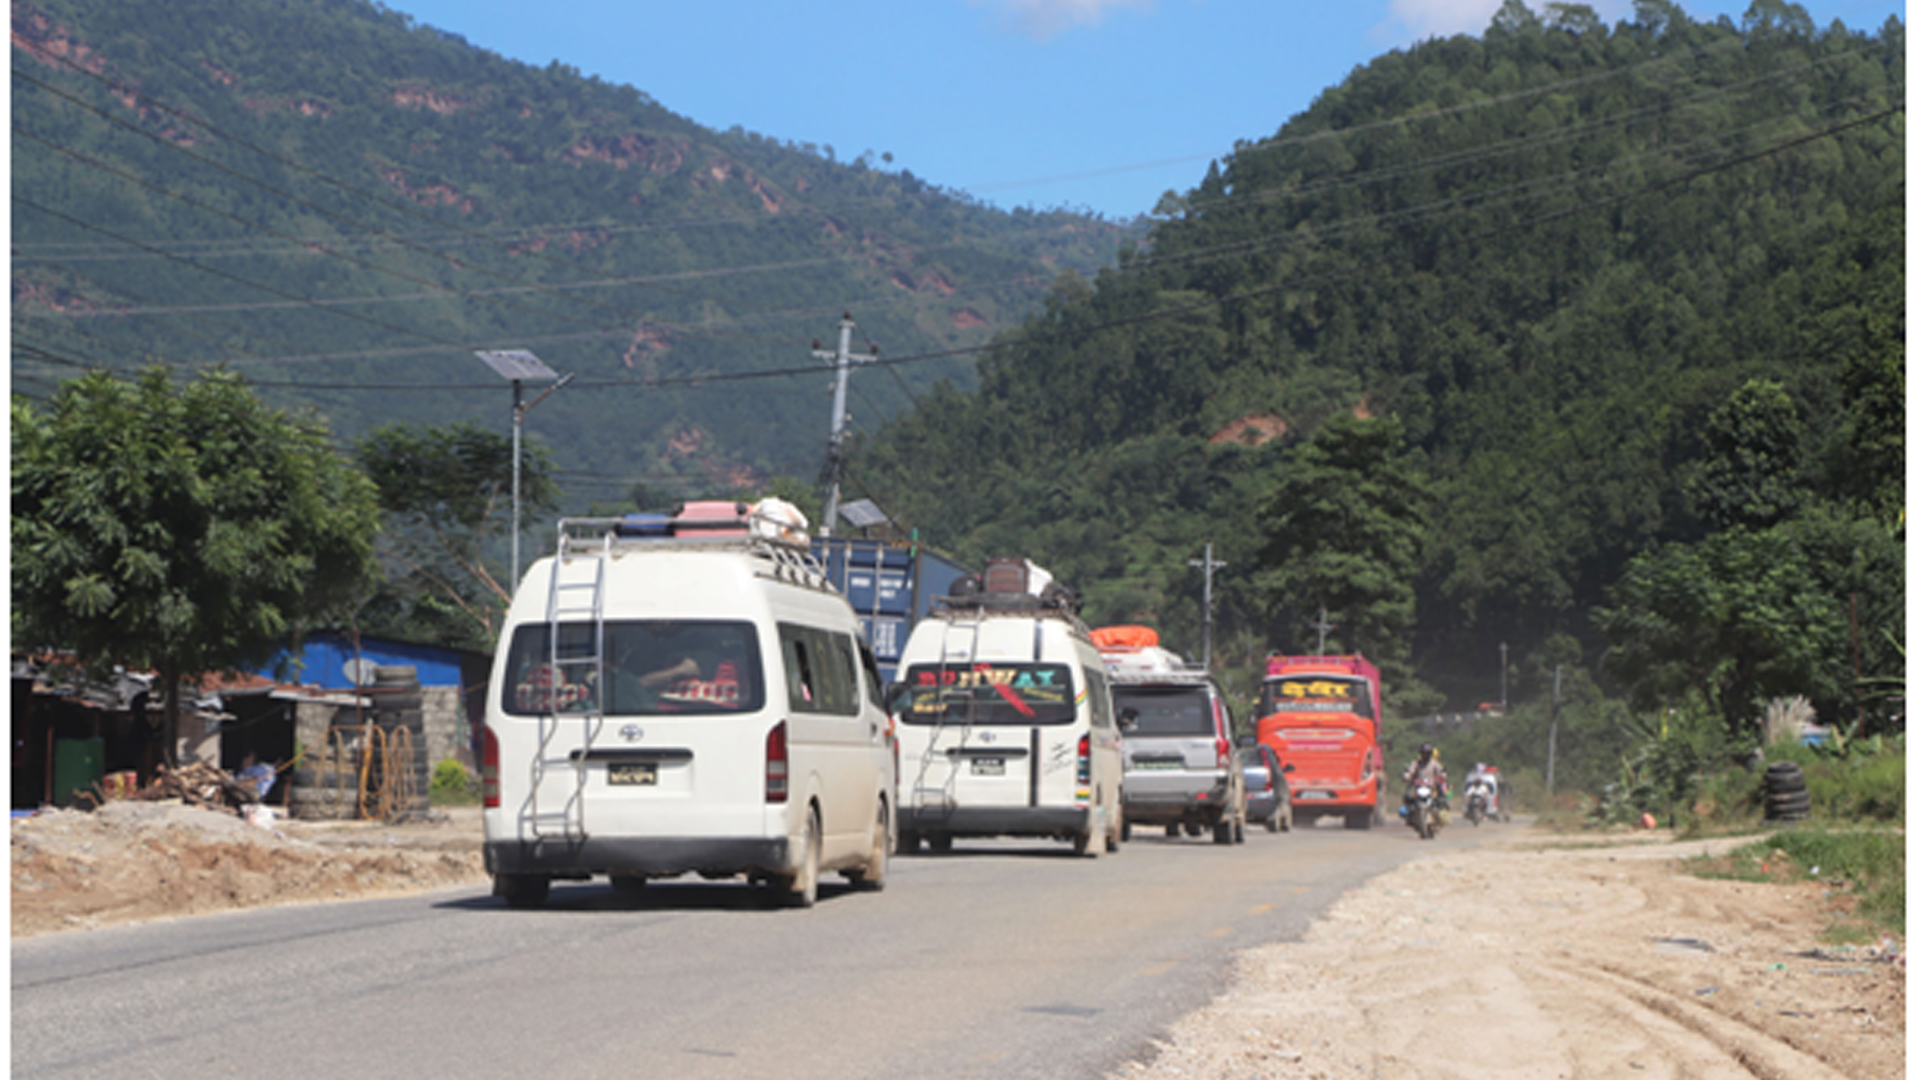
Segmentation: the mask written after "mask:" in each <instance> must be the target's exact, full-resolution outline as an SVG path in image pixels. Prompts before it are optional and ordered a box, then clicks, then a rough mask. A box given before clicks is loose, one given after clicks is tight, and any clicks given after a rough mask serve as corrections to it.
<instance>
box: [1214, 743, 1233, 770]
mask: <svg viewBox="0 0 1920 1080" xmlns="http://www.w3.org/2000/svg"><path fill="white" fill-rule="evenodd" d="M1213 765H1214V768H1216V769H1231V768H1233V743H1231V742H1229V741H1228V740H1227V737H1226V736H1224V735H1216V736H1215V737H1214V740H1213Z"/></svg>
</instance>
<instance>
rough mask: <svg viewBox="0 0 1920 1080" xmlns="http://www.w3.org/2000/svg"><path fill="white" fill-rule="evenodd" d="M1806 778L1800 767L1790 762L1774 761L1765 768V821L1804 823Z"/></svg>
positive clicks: (1806, 803)
mask: <svg viewBox="0 0 1920 1080" xmlns="http://www.w3.org/2000/svg"><path fill="white" fill-rule="evenodd" d="M1808 809H1809V803H1808V801H1807V778H1806V775H1805V774H1803V773H1802V772H1801V771H1800V766H1798V765H1795V764H1794V763H1793V762H1791V761H1776V762H1774V763H1773V764H1771V765H1769V766H1767V820H1768V821H1805V820H1806V819H1807V811H1808Z"/></svg>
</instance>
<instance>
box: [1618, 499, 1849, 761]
mask: <svg viewBox="0 0 1920 1080" xmlns="http://www.w3.org/2000/svg"><path fill="white" fill-rule="evenodd" d="M1610 597H1611V600H1612V604H1611V605H1610V606H1608V607H1603V608H1599V609H1597V610H1596V611H1595V613H1594V620H1595V622H1596V624H1597V625H1598V627H1599V629H1600V632H1601V635H1602V636H1603V637H1604V638H1605V639H1606V642H1607V651H1606V654H1605V656H1604V657H1603V660H1602V664H1603V666H1604V667H1605V669H1606V671H1607V672H1608V674H1610V675H1612V676H1613V677H1614V678H1616V679H1618V680H1620V681H1621V682H1622V683H1623V684H1624V685H1625V686H1626V687H1627V689H1628V692H1629V693H1630V695H1631V697H1632V700H1633V704H1634V706H1635V707H1636V708H1640V709H1647V710H1650V709H1655V708H1659V707H1662V706H1664V705H1667V704H1671V703H1673V702H1677V701H1678V700H1680V698H1682V697H1683V696H1685V694H1686V693H1687V692H1688V691H1694V692H1697V693H1698V694H1699V695H1700V696H1701V697H1702V698H1703V699H1705V700H1706V701H1707V702H1709V703H1710V704H1711V705H1712V706H1713V707H1714V708H1715V709H1716V710H1717V711H1718V712H1719V714H1720V716H1721V718H1722V720H1723V721H1724V722H1725V723H1726V725H1727V730H1728V731H1729V732H1730V733H1736V734H1744V733H1747V732H1749V731H1750V730H1751V729H1752V728H1753V726H1754V725H1756V724H1757V723H1758V722H1759V719H1760V716H1761V711H1762V708H1763V707H1764V705H1765V703H1766V701H1767V700H1768V699H1769V698H1773V697H1778V696H1783V695H1788V694H1805V695H1807V696H1808V697H1809V698H1812V699H1814V700H1815V701H1816V702H1826V703H1829V704H1831V703H1834V702H1838V701H1840V700H1841V685H1842V681H1841V680H1842V678H1843V676H1844V671H1843V669H1842V666H1841V665H1842V663H1843V661H1844V658H1845V657H1846V655H1847V652H1846V618H1845V615H1844V614H1843V612H1842V609H1841V608H1840V606H1839V604H1838V603H1836V602H1835V600H1834V598H1833V596H1832V594H1831V593H1830V592H1829V591H1828V590H1827V589H1826V588H1824V587H1823V586H1822V582H1821V581H1820V579H1819V577H1818V576H1817V575H1816V574H1815V572H1814V568H1813V567H1812V566H1810V565H1809V559H1808V557H1807V555H1806V553H1805V551H1804V550H1803V548H1802V546H1801V545H1800V544H1799V543H1797V542H1796V540H1795V537H1794V534H1793V533H1792V532H1791V531H1789V530H1788V529H1785V528H1778V529H1769V530H1766V531H1764V532H1755V531H1751V530H1748V529H1729V530H1727V531H1725V532H1721V533H1716V534H1714V535H1713V536H1710V537H1708V538H1707V539H1706V540H1703V541H1701V542H1700V543H1697V544H1675V545H1670V546H1668V547H1664V548H1660V549H1657V550H1655V551H1651V552H1648V553H1646V554H1643V555H1641V556H1639V557H1637V558H1635V559H1634V560H1633V561H1632V562H1631V563H1630V564H1629V565H1628V567H1627V571H1626V574H1625V575H1624V576H1623V577H1622V578H1621V580H1620V581H1619V582H1618V583H1617V584H1616V585H1615V586H1614V587H1613V589H1612V590H1611V592H1610Z"/></svg>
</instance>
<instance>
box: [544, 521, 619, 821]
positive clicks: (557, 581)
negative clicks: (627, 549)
mask: <svg viewBox="0 0 1920 1080" xmlns="http://www.w3.org/2000/svg"><path fill="white" fill-rule="evenodd" d="M574 539H575V538H573V537H570V536H568V535H567V533H566V532H565V530H562V531H561V533H560V541H559V549H558V551H556V552H555V554H554V558H553V576H552V577H550V578H549V579H548V584H547V662H548V663H549V664H550V665H552V666H551V668H550V670H551V671H553V672H555V673H556V675H560V676H565V679H564V681H565V682H566V683H568V684H572V685H576V686H580V685H584V686H589V687H593V688H594V691H593V692H592V693H590V694H589V695H588V696H587V697H586V698H584V699H582V700H581V702H580V703H579V704H580V705H581V706H584V708H582V709H580V710H579V711H572V712H569V713H568V715H567V716H566V717H565V718H564V719H563V718H562V717H561V716H559V715H558V714H557V713H552V712H549V713H546V714H544V715H543V716H541V717H540V744H539V747H538V749H536V750H535V751H534V755H533V777H532V780H533V785H532V794H533V798H532V801H531V803H530V805H529V811H530V813H531V817H532V820H531V821H530V822H529V824H530V825H531V826H532V831H533V835H534V836H535V837H536V838H543V837H552V838H554V839H560V840H566V841H569V842H571V841H578V840H584V839H586V838H587V820H586V788H587V758H588V756H589V751H591V750H592V749H593V741H594V738H595V736H597V735H598V734H599V733H600V730H601V728H602V727H604V726H605V724H606V713H605V712H604V711H603V710H604V709H605V707H606V706H605V703H604V702H603V701H601V699H600V691H599V688H601V687H605V686H606V685H607V664H606V652H607V649H606V646H607V621H606V617H607V610H606V597H607V567H608V566H609V565H610V564H611V562H612V561H613V533H612V532H611V531H609V532H607V533H605V534H604V535H603V536H601V537H599V538H596V539H595V540H593V541H589V543H588V544H586V545H581V546H580V547H578V548H576V547H575V546H574V543H573V541H574ZM583 622H584V623H587V624H588V625H589V626H590V627H591V628H592V629H591V636H590V638H589V639H588V645H589V648H588V649H587V650H586V651H584V652H582V651H580V650H577V649H576V650H569V651H568V653H567V655H564V656H563V655H561V648H560V628H561V626H562V625H578V624H580V623H583ZM558 681H559V680H556V682H558ZM556 704H558V702H556ZM574 722H578V724H579V728H578V730H579V732H580V741H579V745H578V747H577V748H576V747H571V746H567V745H566V743H567V740H565V739H561V738H559V735H560V733H561V729H562V728H563V727H570V726H572V724H573V723H574ZM556 769H566V770H570V771H571V774H572V775H571V776H570V777H569V779H570V780H571V781H572V782H571V784H569V785H568V794H567V797H566V801H565V802H563V803H562V804H561V805H560V806H559V808H557V809H543V808H542V806H541V801H540V796H541V790H542V787H543V782H544V781H545V780H546V779H547V775H548V773H549V772H550V771H552V770H556ZM551 804H552V795H551V793H549V798H548V806H549V807H551Z"/></svg>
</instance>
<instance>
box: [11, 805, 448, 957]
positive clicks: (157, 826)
mask: <svg viewBox="0 0 1920 1080" xmlns="http://www.w3.org/2000/svg"><path fill="white" fill-rule="evenodd" d="M12 847H13V893H12V912H13V913H12V931H13V936H14V937H16V938H23V937H32V936H33V935H36V934H45V933H49V932H52V931H56V930H72V929H80V928H90V927H99V926H109V925H114V924H118V923H127V922H145V921H149V920H153V919H165V918H172V917H175V916H179V915H197V914H204V913H207V912H212V911H223V910H229V909H235V908H249V907H263V906H266V905H270V904H291V903H303V902H310V901H316V900H336V899H359V898H365V897H373V896H391V895H398V894H402V893H408V892H417V891H420V890H423V889H432V888H440V887H443V886H450V885H462V884H474V883H479V882H482V881H484V880H485V879H486V876H485V874H484V872H483V871H482V868H481V860H480V827H479V823H478V817H477V813H476V814H463V815H458V816H455V817H443V818H441V819H440V820H436V821H432V822H422V823H419V824H414V825H407V826H399V827H394V826H384V825H379V824H374V823H339V824H321V823H312V824H308V823H301V822H285V823H282V824H280V825H279V826H277V827H273V828H262V827H260V826H256V825H252V824H249V823H247V822H246V821H244V820H242V819H241V818H239V817H238V816H235V815H233V814H230V813H225V812H221V811H216V810H205V809H200V808H196V807H188V806H179V805H168V804H156V803H141V802H131V801H121V802H110V803H107V804H106V805H104V806H102V807H101V808H100V809H98V810H96V811H92V812H85V811H78V810H49V811H45V812H42V813H40V814H37V815H35V816H33V817H29V818H22V819H19V820H16V821H15V822H14V823H13V829H12Z"/></svg>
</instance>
